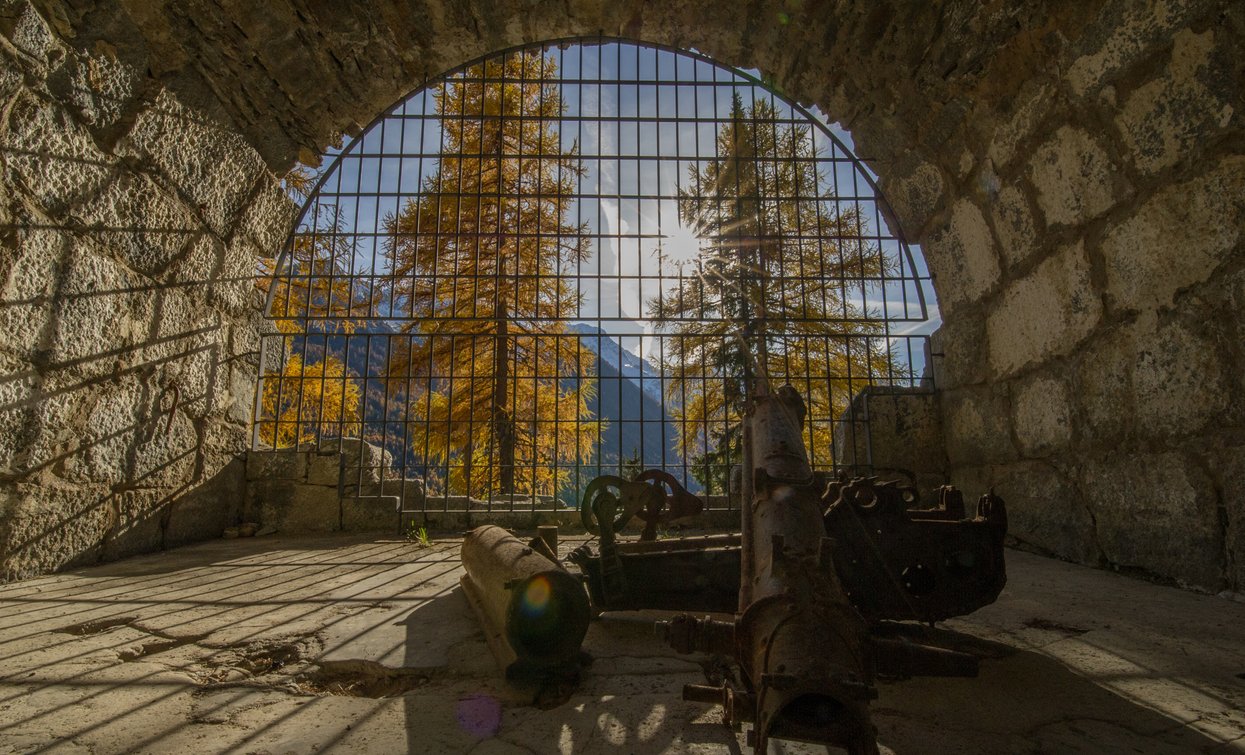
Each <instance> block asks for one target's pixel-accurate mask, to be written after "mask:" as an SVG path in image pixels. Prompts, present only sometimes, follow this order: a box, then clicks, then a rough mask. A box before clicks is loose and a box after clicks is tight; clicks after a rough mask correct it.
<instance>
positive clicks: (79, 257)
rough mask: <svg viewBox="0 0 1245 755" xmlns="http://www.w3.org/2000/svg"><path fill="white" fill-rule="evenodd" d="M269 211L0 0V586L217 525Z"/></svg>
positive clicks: (175, 121)
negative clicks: (5, 582) (3, 581)
mask: <svg viewBox="0 0 1245 755" xmlns="http://www.w3.org/2000/svg"><path fill="white" fill-rule="evenodd" d="M291 211H292V204H291V203H290V202H289V201H288V199H286V198H285V196H284V195H283V193H282V192H281V191H280V189H279V187H278V185H277V183H276V182H275V180H274V179H273V177H272V176H271V174H270V173H269V172H268V171H267V170H266V168H265V166H264V164H263V162H262V161H261V160H260V158H259V156H258V155H257V154H256V153H255V151H254V150H253V149H252V148H251V147H249V146H248V145H247V144H246V143H245V142H244V141H243V140H242V139H241V138H240V137H238V136H236V135H232V134H229V133H227V132H225V131H223V130H222V129H220V128H219V127H217V126H215V125H212V124H211V123H209V122H208V121H206V120H205V119H204V118H203V117H202V116H200V115H199V114H197V113H196V112H195V111H193V110H191V109H189V108H187V107H185V106H183V105H182V104H181V103H179V102H178V100H177V98H176V97H175V96H174V95H172V94H171V93H169V92H168V91H167V90H165V89H163V88H161V87H159V86H158V85H156V84H155V83H153V82H152V81H151V80H150V79H148V78H147V77H146V76H145V75H144V73H142V72H140V71H138V70H136V69H134V68H132V67H130V66H129V65H127V64H125V63H123V62H121V61H119V60H118V59H117V58H116V57H115V55H113V54H112V53H111V52H110V50H109V48H108V46H107V45H97V46H96V47H95V48H94V49H91V50H85V51H83V50H75V49H73V48H71V47H69V46H68V45H66V44H65V43H64V42H63V41H62V40H61V39H60V38H59V37H58V36H57V34H55V33H54V32H53V31H52V30H51V29H50V28H49V27H48V26H47V25H46V24H45V23H44V20H43V18H42V17H41V16H40V15H39V14H38V13H36V12H35V11H34V10H32V9H31V8H30V6H29V5H27V4H25V3H20V2H7V1H6V2H0V287H2V289H0V581H2V580H10V579H15V578H21V577H24V576H28V575H32V574H37V573H41V572H46V571H49V570H53V569H57V568H60V567H64V566H68V565H74V564H83V563H89V562H92V561H96V560H99V559H111V558H118V557H121V556H124V555H127V554H130V553H136V552H141V551H148V550H153V549H158V548H161V547H167V546H171V545H175V544H178V543H183V542H188V541H192V540H197V539H203V538H207V537H218V536H219V535H220V534H221V531H222V529H223V528H224V527H225V526H227V525H229V524H233V523H235V522H236V521H237V518H238V515H239V510H240V506H241V504H242V499H243V495H244V492H245V476H244V474H243V461H242V460H241V457H240V452H241V451H242V450H243V449H245V447H246V445H247V441H248V438H249V422H250V418H251V407H252V403H253V401H254V384H255V370H256V360H255V350H256V348H257V332H256V328H257V316H258V310H259V305H258V302H257V298H256V297H257V292H256V290H255V285H254V279H253V278H254V274H253V271H254V268H255V264H256V257H257V256H258V255H259V254H260V252H261V251H267V252H268V253H269V254H271V251H272V250H273V249H275V248H276V246H277V245H278V243H279V242H280V240H281V239H282V238H283V235H284V233H285V232H286V226H287V224H288V223H289V222H290V220H291Z"/></svg>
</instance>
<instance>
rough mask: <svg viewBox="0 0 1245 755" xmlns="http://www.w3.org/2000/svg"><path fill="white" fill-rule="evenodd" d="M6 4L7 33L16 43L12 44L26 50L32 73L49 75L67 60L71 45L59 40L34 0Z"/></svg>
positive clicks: (26, 61) (25, 60) (27, 61)
mask: <svg viewBox="0 0 1245 755" xmlns="http://www.w3.org/2000/svg"><path fill="white" fill-rule="evenodd" d="M6 5H8V6H9V7H7V8H5V11H6V14H5V15H7V16H9V18H8V19H6V22H7V23H6V26H7V25H9V24H11V26H9V28H8V29H5V30H4V32H5V36H7V37H8V39H9V41H10V42H12V43H13V47H14V48H16V49H17V50H20V51H21V52H23V53H25V57H24V58H22V60H23V62H25V63H26V64H28V65H30V66H32V67H33V68H32V73H35V74H36V75H39V76H47V74H48V72H49V71H50V69H52V68H53V67H54V66H56V65H57V64H58V63H59V62H60V61H62V60H64V59H65V57H66V55H67V54H68V52H69V51H68V48H66V47H65V44H64V43H63V42H61V41H60V39H59V38H58V37H57V35H56V33H55V32H54V31H52V28H51V27H50V26H48V23H47V21H45V20H44V19H43V16H41V15H40V14H39V11H37V10H35V7H34V5H33V4H31V3H29V2H24V1H19V2H13V3H7V4H6Z"/></svg>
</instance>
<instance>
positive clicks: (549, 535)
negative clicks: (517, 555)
mask: <svg viewBox="0 0 1245 755" xmlns="http://www.w3.org/2000/svg"><path fill="white" fill-rule="evenodd" d="M536 537H539V538H540V539H541V540H544V541H545V545H547V546H549V552H550V553H553V554H555V555H556V554H557V552H558V525H556V524H541V525H537V527H536Z"/></svg>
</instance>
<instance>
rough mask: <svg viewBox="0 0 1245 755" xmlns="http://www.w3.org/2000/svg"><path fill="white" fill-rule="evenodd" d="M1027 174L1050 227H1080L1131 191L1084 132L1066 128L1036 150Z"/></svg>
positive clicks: (1098, 145) (1106, 157)
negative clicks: (1079, 225)
mask: <svg viewBox="0 0 1245 755" xmlns="http://www.w3.org/2000/svg"><path fill="white" fill-rule="evenodd" d="M1028 175H1029V179H1030V181H1031V182H1032V183H1033V187H1034V189H1036V191H1037V202H1038V207H1039V208H1040V209H1041V210H1042V213H1043V214H1044V215H1045V218H1046V223H1047V225H1078V224H1080V223H1084V222H1086V221H1088V220H1092V219H1093V218H1096V217H1098V216H1099V215H1102V214H1103V213H1105V212H1106V211H1107V210H1109V209H1111V208H1112V207H1113V206H1115V204H1116V203H1117V202H1118V201H1120V200H1122V199H1124V198H1126V197H1127V196H1129V195H1130V194H1131V192H1132V190H1131V187H1130V186H1129V185H1128V183H1127V181H1126V180H1125V179H1124V178H1123V177H1121V176H1118V175H1117V171H1116V167H1115V166H1114V165H1113V164H1112V163H1111V158H1110V157H1109V156H1108V155H1107V153H1106V151H1105V150H1103V148H1102V146H1101V145H1100V144H1099V143H1098V141H1097V140H1096V139H1095V138H1094V137H1093V136H1091V135H1090V134H1089V133H1088V132H1086V131H1085V130H1083V129H1080V128H1076V127H1073V126H1063V127H1061V128H1060V129H1059V130H1058V131H1056V132H1055V133H1054V134H1053V135H1052V136H1051V138H1050V139H1048V140H1047V141H1046V142H1044V143H1043V144H1042V145H1041V146H1039V147H1038V148H1037V151H1036V152H1035V153H1034V155H1033V159H1032V160H1031V161H1030V162H1029V167H1028Z"/></svg>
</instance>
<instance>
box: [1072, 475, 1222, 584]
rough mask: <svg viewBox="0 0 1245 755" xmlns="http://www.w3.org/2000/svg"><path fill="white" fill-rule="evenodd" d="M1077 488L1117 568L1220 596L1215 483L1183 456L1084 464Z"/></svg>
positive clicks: (1105, 549)
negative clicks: (1160, 578) (1078, 487)
mask: <svg viewBox="0 0 1245 755" xmlns="http://www.w3.org/2000/svg"><path fill="white" fill-rule="evenodd" d="M1080 487H1081V491H1082V493H1083V495H1084V496H1085V500H1086V502H1087V503H1088V505H1089V507H1090V510H1091V511H1092V512H1093V516H1094V520H1095V522H1096V523H1097V528H1098V543H1099V545H1100V546H1101V548H1102V552H1103V555H1104V556H1106V558H1107V559H1108V560H1109V561H1110V562H1111V563H1112V564H1114V565H1116V566H1120V567H1128V568H1137V569H1143V570H1145V571H1148V572H1151V573H1153V574H1158V575H1161V576H1165V577H1171V578H1174V579H1177V580H1179V581H1180V582H1181V583H1182V584H1185V585H1188V586H1192V587H1199V588H1202V589H1206V590H1211V591H1217V590H1220V589H1222V588H1223V586H1224V585H1223V572H1222V563H1221V560H1222V558H1223V548H1224V542H1223V532H1222V530H1221V526H1220V522H1219V510H1218V497H1217V496H1216V494H1215V489H1214V485H1213V483H1212V481H1211V480H1210V478H1209V477H1208V476H1207V475H1206V473H1205V472H1203V471H1202V470H1201V469H1199V468H1198V467H1197V466H1195V465H1194V464H1193V463H1192V459H1191V458H1190V457H1189V456H1187V455H1185V454H1182V453H1177V452H1164V453H1137V454H1117V455H1112V456H1108V457H1105V458H1101V459H1096V460H1093V461H1091V462H1088V463H1086V464H1085V466H1084V468H1083V469H1082V471H1081V479H1080Z"/></svg>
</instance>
